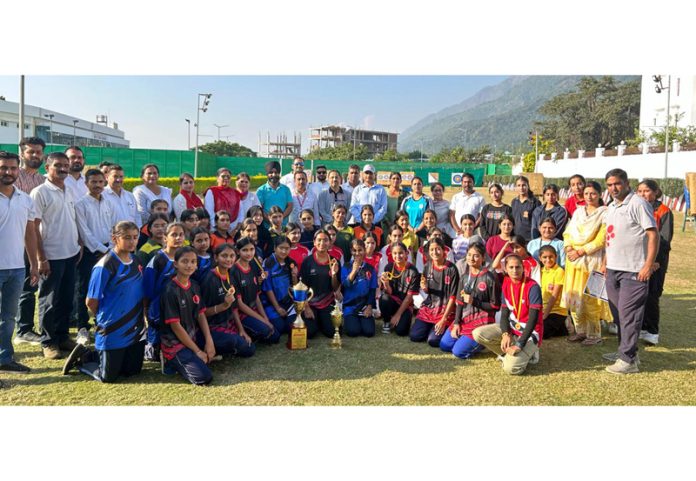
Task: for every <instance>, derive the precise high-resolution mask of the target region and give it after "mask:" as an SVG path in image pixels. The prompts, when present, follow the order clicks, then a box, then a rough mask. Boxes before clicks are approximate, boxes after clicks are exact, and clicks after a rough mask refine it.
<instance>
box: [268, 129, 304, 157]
mask: <svg viewBox="0 0 696 481" xmlns="http://www.w3.org/2000/svg"><path fill="white" fill-rule="evenodd" d="M262 146H263V149H261V147H262ZM301 150H302V134H300V133H298V132H293V139H292V142H290V141H288V136H287V134H286V133H285V132H283V133H282V134H278V135H276V139H275V141H274V142H271V133H270V132H266V142H264V143H263V144H261V133H260V132H259V152H260V153H261V152H263V153H264V155H263V157H271V158H276V159H292V158H293V157H295V156H299V155H302V154H301Z"/></svg>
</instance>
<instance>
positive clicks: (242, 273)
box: [230, 237, 280, 344]
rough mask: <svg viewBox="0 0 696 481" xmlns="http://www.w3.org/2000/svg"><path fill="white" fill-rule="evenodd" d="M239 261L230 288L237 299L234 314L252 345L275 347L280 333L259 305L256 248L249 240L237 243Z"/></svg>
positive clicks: (233, 271) (232, 275)
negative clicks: (257, 342) (261, 344)
mask: <svg viewBox="0 0 696 481" xmlns="http://www.w3.org/2000/svg"><path fill="white" fill-rule="evenodd" d="M236 247H237V251H238V252H239V259H237V262H236V263H235V265H234V268H233V269H232V274H231V276H230V277H231V278H232V285H233V286H234V290H235V292H236V294H235V295H236V296H237V311H238V312H239V318H240V320H241V321H242V325H243V326H244V329H245V330H246V332H248V333H249V335H250V336H251V338H252V339H253V340H255V341H259V340H261V341H266V342H268V343H272V344H275V343H277V342H278V341H279V340H280V333H279V332H277V331H276V330H275V328H274V327H273V324H271V321H269V320H268V317H267V316H266V312H265V311H264V309H263V304H261V298H260V297H259V294H260V293H261V282H262V281H261V280H260V278H261V277H265V272H264V275H263V276H259V275H258V273H257V271H256V269H255V266H254V265H252V263H254V262H255V258H254V256H255V252H256V249H255V246H254V241H253V240H252V239H251V238H250V237H242V238H241V239H239V240H238V241H237V245H236Z"/></svg>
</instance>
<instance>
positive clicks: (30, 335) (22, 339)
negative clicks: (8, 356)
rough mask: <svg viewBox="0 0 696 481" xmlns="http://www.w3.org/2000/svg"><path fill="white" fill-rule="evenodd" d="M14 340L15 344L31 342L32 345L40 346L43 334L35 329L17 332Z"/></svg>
mask: <svg viewBox="0 0 696 481" xmlns="http://www.w3.org/2000/svg"><path fill="white" fill-rule="evenodd" d="M12 342H14V343H15V345H20V344H30V345H32V346H38V345H39V344H41V336H39V335H38V334H37V333H35V332H34V331H27V332H23V333H21V334H17V335H16V336H15V338H14V341H12Z"/></svg>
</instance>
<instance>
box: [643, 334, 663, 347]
mask: <svg viewBox="0 0 696 481" xmlns="http://www.w3.org/2000/svg"><path fill="white" fill-rule="evenodd" d="M639 339H640V340H641V341H645V342H646V343H647V344H650V345H651V346H656V345H657V343H658V341H659V340H660V335H659V334H650V333H649V332H648V331H640V336H639Z"/></svg>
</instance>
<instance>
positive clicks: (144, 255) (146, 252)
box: [136, 239, 162, 266]
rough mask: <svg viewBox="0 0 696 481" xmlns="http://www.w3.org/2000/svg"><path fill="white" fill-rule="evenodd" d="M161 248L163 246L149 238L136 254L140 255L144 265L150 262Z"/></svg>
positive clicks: (139, 257)
mask: <svg viewBox="0 0 696 481" xmlns="http://www.w3.org/2000/svg"><path fill="white" fill-rule="evenodd" d="M161 248H162V246H161V245H159V244H158V243H157V242H155V241H153V240H152V239H148V240H147V242H145V243H144V244H143V245H142V246H141V247H140V249H138V253H137V254H136V255H137V256H138V259H139V260H140V263H141V264H142V265H143V266H146V265H148V264H149V263H150V260H151V259H152V258H153V257H154V255H155V253H156V252H157V251H158V250H160V249H161Z"/></svg>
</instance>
